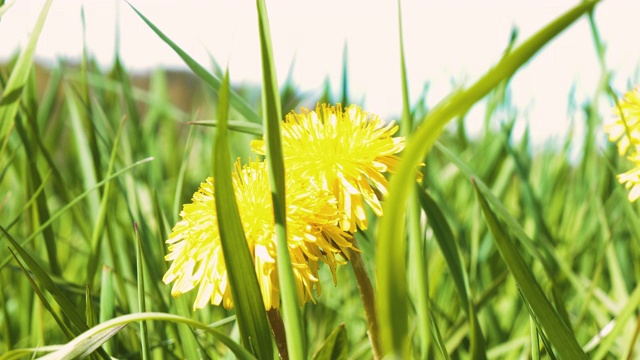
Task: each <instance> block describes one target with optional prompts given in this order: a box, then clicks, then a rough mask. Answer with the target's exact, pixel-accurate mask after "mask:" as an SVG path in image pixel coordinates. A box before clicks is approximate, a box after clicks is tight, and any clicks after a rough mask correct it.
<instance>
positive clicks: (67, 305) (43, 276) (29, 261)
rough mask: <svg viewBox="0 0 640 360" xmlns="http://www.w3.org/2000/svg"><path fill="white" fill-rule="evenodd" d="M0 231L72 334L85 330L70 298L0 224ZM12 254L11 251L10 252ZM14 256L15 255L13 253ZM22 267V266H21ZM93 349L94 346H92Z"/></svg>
mask: <svg viewBox="0 0 640 360" xmlns="http://www.w3.org/2000/svg"><path fill="white" fill-rule="evenodd" d="M0 231H1V232H2V233H3V234H4V235H5V238H6V239H7V241H9V243H10V244H11V246H13V248H14V249H15V250H16V252H17V253H18V256H19V257H20V259H22V261H24V262H25V264H26V265H27V266H28V267H29V270H31V272H32V273H33V276H34V278H35V279H37V280H38V281H39V282H40V284H41V285H42V287H44V288H45V289H46V290H47V291H48V292H49V293H50V294H51V295H52V296H53V298H54V300H55V302H56V303H57V304H58V306H60V309H61V310H62V312H63V313H64V314H65V315H66V316H67V318H68V319H69V320H70V321H71V323H72V324H73V326H74V327H73V328H69V330H70V331H71V332H72V333H73V334H78V333H80V332H82V331H86V330H88V329H89V327H88V326H87V323H86V322H85V320H84V319H83V318H82V315H80V312H78V309H76V307H75V305H74V304H73V303H72V302H71V300H70V299H69V298H68V297H67V295H66V294H65V293H64V292H63V291H62V289H60V287H58V285H56V283H55V282H54V281H53V280H52V279H51V277H49V275H48V274H47V272H46V271H45V270H44V269H43V268H42V267H41V266H40V265H39V264H38V262H37V261H36V260H35V259H34V258H33V257H31V255H29V253H28V252H27V251H26V250H25V249H24V248H22V247H21V246H20V244H18V242H17V241H16V240H14V239H13V237H12V236H11V235H10V234H9V233H8V232H7V231H6V230H5V229H4V228H3V227H2V226H0ZM11 253H12V255H14V253H13V251H12V252H11ZM14 256H15V255H14ZM21 267H22V266H21ZM94 349H95V348H94ZM99 354H100V355H101V356H102V357H103V358H105V359H107V360H108V359H109V356H108V355H107V353H105V352H104V350H102V349H99Z"/></svg>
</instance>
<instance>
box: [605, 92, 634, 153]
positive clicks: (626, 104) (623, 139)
mask: <svg viewBox="0 0 640 360" xmlns="http://www.w3.org/2000/svg"><path fill="white" fill-rule="evenodd" d="M613 113H614V114H615V116H616V119H615V121H614V122H612V123H610V124H607V125H605V127H604V129H605V132H607V133H608V134H609V140H611V141H613V142H615V141H617V142H618V152H619V153H620V155H621V156H622V155H624V154H626V153H627V150H629V148H630V147H633V149H632V150H634V151H638V149H636V147H637V146H640V87H636V88H635V89H633V90H631V91H629V92H627V93H626V94H625V95H624V98H622V99H620V101H619V103H618V106H615V107H614V108H613Z"/></svg>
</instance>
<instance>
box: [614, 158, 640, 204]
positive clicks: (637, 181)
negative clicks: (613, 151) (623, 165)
mask: <svg viewBox="0 0 640 360" xmlns="http://www.w3.org/2000/svg"><path fill="white" fill-rule="evenodd" d="M629 160H631V161H633V163H634V164H635V167H634V168H633V169H631V170H629V171H627V172H625V173H623V174H620V175H618V181H619V182H620V183H621V184H624V187H625V188H626V189H627V190H630V191H629V201H630V202H634V201H636V200H637V199H638V198H640V154H637V153H635V154H634V155H633V156H629Z"/></svg>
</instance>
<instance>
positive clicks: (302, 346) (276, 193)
mask: <svg viewBox="0 0 640 360" xmlns="http://www.w3.org/2000/svg"><path fill="white" fill-rule="evenodd" d="M256 6H257V8H258V26H259V31H260V53H261V59H262V106H263V113H264V116H265V121H264V124H263V125H264V134H265V141H266V144H265V147H266V155H267V159H268V164H267V165H268V166H267V168H268V169H267V171H268V174H269V185H270V187H271V193H272V201H273V213H274V214H273V215H274V219H275V232H276V239H277V246H276V252H277V255H276V256H277V260H278V263H277V268H278V281H279V284H280V297H281V300H282V303H281V307H282V312H283V320H284V324H285V328H286V329H287V332H286V334H287V348H288V353H289V356H290V357H291V358H292V359H304V358H306V357H307V355H306V343H305V338H306V337H305V334H306V332H305V329H304V326H303V322H302V316H301V314H300V304H299V303H298V297H297V289H296V283H295V277H294V274H293V267H292V264H291V259H290V256H289V246H288V244H287V227H286V214H285V210H286V208H285V206H286V204H285V180H284V176H285V175H284V160H283V155H282V141H281V130H280V122H281V121H282V105H281V103H280V91H279V90H278V80H277V76H276V70H275V64H274V60H273V50H272V45H271V32H270V30H269V18H268V15H267V8H266V4H265V2H264V0H256Z"/></svg>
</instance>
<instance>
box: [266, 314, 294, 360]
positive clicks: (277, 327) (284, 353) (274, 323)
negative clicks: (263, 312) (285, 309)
mask: <svg viewBox="0 0 640 360" xmlns="http://www.w3.org/2000/svg"><path fill="white" fill-rule="evenodd" d="M267 318H268V319H269V324H271V331H272V332H273V336H274V338H275V339H276V346H277V347H278V354H279V355H280V359H281V360H289V351H288V350H287V336H286V333H285V330H284V322H283V321H282V316H281V315H280V311H279V310H278V309H273V308H271V309H269V310H268V311H267Z"/></svg>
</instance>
